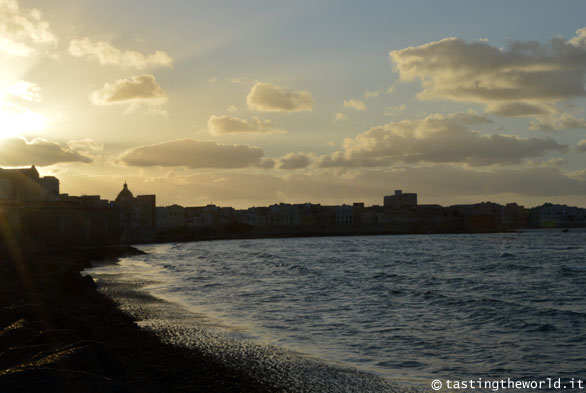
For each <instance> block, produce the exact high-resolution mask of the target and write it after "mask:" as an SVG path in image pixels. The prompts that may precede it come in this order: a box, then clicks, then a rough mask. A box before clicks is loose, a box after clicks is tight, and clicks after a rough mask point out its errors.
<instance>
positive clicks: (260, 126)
mask: <svg viewBox="0 0 586 393" xmlns="http://www.w3.org/2000/svg"><path fill="white" fill-rule="evenodd" d="M208 129H209V130H210V131H211V132H212V134H216V135H221V134H282V133H285V132H286V131H283V130H279V129H278V128H276V127H275V125H274V124H273V123H272V122H271V121H270V120H261V119H259V118H258V117H256V116H254V117H253V118H252V119H251V120H246V119H241V118H238V117H234V116H226V115H222V116H216V115H212V116H210V118H209V120H208Z"/></svg>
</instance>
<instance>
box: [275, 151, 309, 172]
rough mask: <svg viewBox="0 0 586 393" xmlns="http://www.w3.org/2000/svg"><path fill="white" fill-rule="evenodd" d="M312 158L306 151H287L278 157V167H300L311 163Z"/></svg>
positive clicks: (305, 166)
mask: <svg viewBox="0 0 586 393" xmlns="http://www.w3.org/2000/svg"><path fill="white" fill-rule="evenodd" d="M312 160H313V158H312V157H311V155H310V154H307V153H301V152H300V153H288V154H285V155H284V156H283V157H281V158H279V160H278V164H277V168H278V169H302V168H307V167H308V166H309V164H311V162H312Z"/></svg>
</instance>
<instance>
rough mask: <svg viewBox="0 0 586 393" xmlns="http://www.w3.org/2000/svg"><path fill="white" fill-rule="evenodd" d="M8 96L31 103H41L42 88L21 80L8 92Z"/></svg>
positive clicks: (9, 88)
mask: <svg viewBox="0 0 586 393" xmlns="http://www.w3.org/2000/svg"><path fill="white" fill-rule="evenodd" d="M6 92H7V93H8V95H10V96H12V97H14V98H19V99H21V100H24V101H29V102H41V88H40V87H39V85H37V84H36V83H33V82H28V81H25V80H19V81H18V82H16V83H14V84H13V85H11V86H10V87H8V89H7V90H6Z"/></svg>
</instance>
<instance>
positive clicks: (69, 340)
mask: <svg viewBox="0 0 586 393" xmlns="http://www.w3.org/2000/svg"><path fill="white" fill-rule="evenodd" d="M78 341H79V336H78V335H77V333H76V332H75V331H74V330H71V329H50V330H45V331H43V332H41V333H40V334H38V335H37V337H35V338H34V339H32V340H30V341H28V342H27V343H26V344H27V345H42V344H61V345H70V344H73V343H75V342H78Z"/></svg>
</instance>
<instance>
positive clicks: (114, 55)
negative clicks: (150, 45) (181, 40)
mask: <svg viewBox="0 0 586 393" xmlns="http://www.w3.org/2000/svg"><path fill="white" fill-rule="evenodd" d="M69 53H70V54H71V56H73V57H84V58H86V59H89V60H96V61H98V62H99V63H100V64H101V65H115V66H120V67H133V68H136V69H139V70H142V69H144V68H146V67H149V66H163V67H171V66H172V63H173V59H172V58H171V56H169V55H168V54H167V53H166V52H163V51H156V52H154V53H152V54H150V55H144V54H142V53H140V52H136V51H131V50H120V49H118V48H116V47H114V46H113V45H112V44H109V43H108V42H105V41H92V40H90V39H89V38H87V37H85V38H82V39H81V40H77V39H76V40H71V42H70V43H69Z"/></svg>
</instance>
